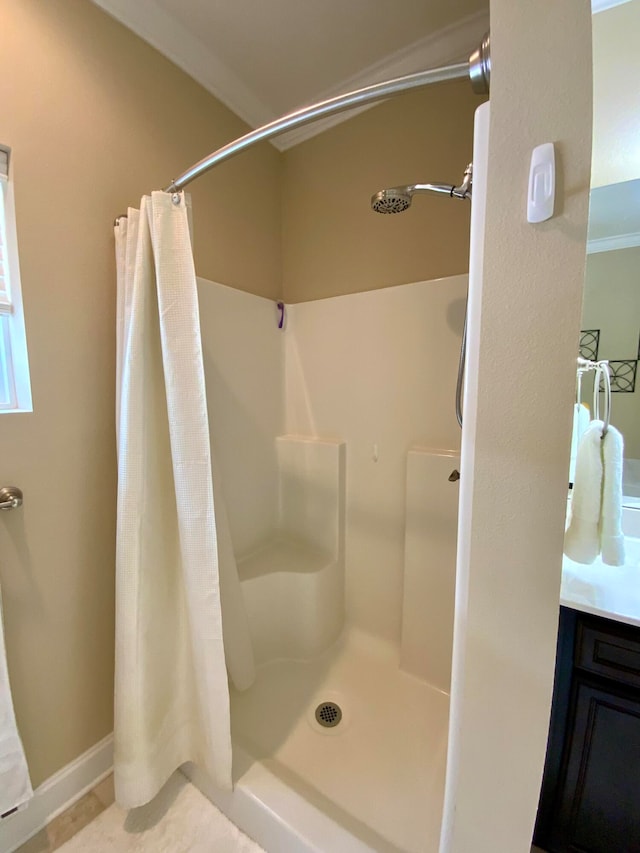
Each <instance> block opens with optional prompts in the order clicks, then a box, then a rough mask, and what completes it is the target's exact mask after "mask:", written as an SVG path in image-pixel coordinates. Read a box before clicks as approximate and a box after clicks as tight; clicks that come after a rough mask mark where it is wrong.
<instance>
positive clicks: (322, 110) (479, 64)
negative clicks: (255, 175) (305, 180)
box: [165, 33, 491, 192]
mask: <svg viewBox="0 0 640 853" xmlns="http://www.w3.org/2000/svg"><path fill="white" fill-rule="evenodd" d="M467 76H468V77H469V79H470V81H471V86H472V88H473V90H474V92H476V93H477V94H488V93H489V82H490V78H491V52H490V43H489V33H486V34H485V36H484V38H483V39H482V42H481V44H480V46H479V47H478V49H477V50H475V51H474V52H473V53H472V54H471V56H470V57H469V60H468V62H456V63H453V64H452V65H443V66H442V67H440V68H430V69H427V70H426V71H418V72H416V73H415V74H406V75H404V76H403V77H394V78H393V79H391V80H385V81H384V82H382V83H375V84H373V85H372V86H365V87H364V88H363V89H355V90H354V91H353V92H346V93H345V94H343V95H338V96H337V97H335V98H329V99H328V100H326V101H318V103H316V104H311V105H310V106H308V107H302V108H301V109H299V110H294V111H293V112H291V113H287V114H286V115H284V116H281V117H280V118H277V119H275V120H274V121H271V122H269V123H268V124H265V125H263V126H262V127H259V128H257V129H256V130H252V131H250V132H249V133H246V134H245V135H244V136H240V137H239V138H238V139H235V140H234V141H233V142H230V143H229V144H228V145H224V146H223V147H222V148H219V149H218V150H217V151H214V152H213V153H212V154H209V156H208V157H205V158H204V159H203V160H200V161H199V162H198V163H196V164H195V165H193V166H191V168H190V169H187V171H186V172H183V173H182V175H180V177H178V178H175V180H173V181H172V182H171V183H170V184H169V186H168V187H167V188H166V189H165V192H179V191H180V190H182V189H184V188H185V187H186V186H187V184H190V183H191V181H194V180H195V179H196V178H199V177H200V175H204V173H205V172H208V171H209V169H212V168H213V167H214V166H217V165H218V163H222V162H224V161H225V160H230V159H231V157H235V155H236V154H240V153H241V152H242V151H245V150H246V149H247V148H250V147H251V146H252V145H255V144H256V143H257V142H262V141H264V140H267V139H273V138H274V137H275V136H280V134H282V133H287V132H288V131H289V130H293V129H294V128H296V127H302V126H303V125H305V124H310V123H311V122H314V121H317V120H318V119H320V118H323V117H324V116H329V115H333V114H334V113H339V112H343V111H344V110H349V109H353V108H354V107H361V106H364V105H365V104H370V103H373V102H374V101H381V100H383V99H384V98H389V97H391V96H393V95H399V94H400V93H402V92H407V91H410V90H411V89H420V88H422V87H423V86H428V85H429V84H431V83H441V82H443V81H445V80H456V79H458V78H460V77H467Z"/></svg>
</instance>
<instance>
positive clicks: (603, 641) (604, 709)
mask: <svg viewBox="0 0 640 853" xmlns="http://www.w3.org/2000/svg"><path fill="white" fill-rule="evenodd" d="M534 843H535V844H536V846H537V847H540V848H542V850H546V851H549V853H569V851H571V853H640V628H636V627H633V626H629V625H624V624H622V623H620V622H614V621H611V620H609V619H602V618H600V617H598V616H590V615H587V614H585V613H579V612H577V611H574V610H570V609H569V608H565V607H563V608H561V614H560V628H559V632H558V649H557V657H556V676H555V685H554V696H553V707H552V711H551V723H550V728H549V741H548V745H547V757H546V762H545V770H544V778H543V783H542V789H541V794H540V804H539V807H538V819H537V822H536V829H535V835H534Z"/></svg>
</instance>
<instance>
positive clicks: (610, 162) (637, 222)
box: [579, 0, 640, 507]
mask: <svg viewBox="0 0 640 853" xmlns="http://www.w3.org/2000/svg"><path fill="white" fill-rule="evenodd" d="M638 32H640V0H628V1H627V2H623V3H618V4H617V5H615V6H613V7H612V8H608V9H606V10H605V11H602V12H600V13H598V14H596V15H594V16H593V77H594V80H593V83H594V105H593V120H594V126H593V161H592V173H591V202H590V209H589V233H588V242H587V264H586V275H585V290H584V301H583V313H582V324H581V329H582V331H581V334H580V345H579V348H580V355H581V356H582V357H583V358H587V359H590V360H599V359H607V360H608V361H609V367H610V374H611V392H612V393H611V423H612V424H613V425H614V426H616V427H617V428H618V429H619V430H620V432H621V433H622V435H623V437H624V443H625V454H624V455H625V459H624V474H623V492H624V496H625V503H626V504H633V505H636V506H639V507H640V370H639V369H638V359H639V358H640V86H639V85H638V80H639V79H640V52H639V51H638V50H637V46H636V43H635V39H634V38H633V37H630V34H633V33H636V34H637V33H638ZM593 375H594V374H593V373H590V374H585V376H584V377H583V381H582V393H581V398H582V401H583V402H585V403H587V405H589V407H590V409H591V410H592V411H593V405H592V403H591V401H592V396H593ZM602 397H603V394H600V398H602Z"/></svg>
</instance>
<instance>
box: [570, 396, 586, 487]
mask: <svg viewBox="0 0 640 853" xmlns="http://www.w3.org/2000/svg"><path fill="white" fill-rule="evenodd" d="M590 418H591V415H590V413H589V409H587V407H586V406H585V405H583V404H582V403H576V404H575V406H574V407H573V432H572V434H571V462H570V463H569V482H570V483H573V481H574V480H575V478H576V457H577V455H578V447H579V446H580V441H581V440H582V436H583V435H584V434H585V432H586V430H587V427H588V426H589V420H590Z"/></svg>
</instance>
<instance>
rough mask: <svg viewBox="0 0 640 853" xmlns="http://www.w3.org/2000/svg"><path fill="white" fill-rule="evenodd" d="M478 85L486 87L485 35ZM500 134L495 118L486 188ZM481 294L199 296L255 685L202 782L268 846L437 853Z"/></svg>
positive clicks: (229, 150)
mask: <svg viewBox="0 0 640 853" xmlns="http://www.w3.org/2000/svg"><path fill="white" fill-rule="evenodd" d="M470 70H471V73H470V76H471V79H472V82H474V84H475V85H479V86H482V85H486V84H487V82H488V73H489V57H488V39H485V41H483V44H482V47H481V48H480V49H479V51H477V53H476V54H474V55H473V56H472V58H471V60H470ZM463 71H464V74H466V73H467V71H468V69H467V64H466V63H464V64H459V65H456V66H451V67H450V68H449V69H439V70H437V71H436V72H433V71H432V72H421V73H420V74H418V75H410V76H409V78H401V79H402V80H404V81H405V82H404V83H403V84H402V87H400V86H399V85H396V84H394V83H393V81H392V82H391V83H389V84H379V85H378V86H374V87H369V89H368V90H360V92H359V93H351V95H346V96H341V97H340V98H336V99H332V101H328V102H324V103H323V104H321V105H316V106H315V107H310V108H307V109H305V110H300V111H298V113H296V114H292V116H290V117H285V119H283V120H279V121H276V122H273V123H272V124H271V125H267V126H266V128H263V129H260V130H258V131H253V132H252V133H250V134H247V136H246V137H243V138H241V139H240V140H237V141H236V142H235V143H231V144H230V145H229V146H225V148H223V149H221V150H220V151H219V152H216V153H214V154H213V155H211V156H210V157H208V158H206V159H205V160H203V161H201V163H199V164H196V166H194V167H192V168H191V169H190V170H188V172H186V173H184V175H182V176H181V177H180V178H178V179H176V180H175V181H173V182H172V183H171V185H170V186H169V187H168V188H167V190H168V192H170V193H174V194H175V195H176V200H177V197H178V195H179V191H180V190H181V189H182V188H183V187H184V186H186V185H187V184H188V183H189V182H190V181H191V180H193V179H194V178H196V177H197V176H198V175H199V174H202V173H203V172H204V171H206V170H207V169H209V168H211V167H212V166H215V165H216V164H217V163H219V162H222V161H223V160H225V159H228V157H230V156H233V155H235V154H237V153H240V152H241V151H242V150H243V149H244V148H246V147H248V146H249V145H251V144H253V143H254V142H255V141H259V140H260V139H265V138H270V137H271V136H273V135H276V134H277V133H281V132H283V131H284V130H288V129H291V127H295V126H297V125H299V124H301V123H305V122H307V121H312V120H315V118H318V117H320V116H322V115H326V114H328V113H330V112H335V111H336V110H338V109H348V108H349V107H352V106H356V105H358V104H361V103H366V102H367V101H369V100H376V99H379V98H381V97H385V96H388V95H391V94H394V93H395V92H396V91H403V90H404V89H406V88H407V87H409V85H416V86H419V85H425V84H426V83H428V82H432V81H435V80H441V79H451V78H453V77H459V76H461V75H462V73H463ZM408 80H409V81H411V80H413V81H414V82H413V83H411V82H407V81H408ZM396 83H397V81H396ZM385 87H386V88H385ZM485 91H486V89H485ZM362 93H365V94H362ZM487 136H488V104H485V105H483V106H482V107H480V108H479V109H478V111H477V114H476V127H475V140H474V152H473V156H474V161H473V162H474V170H475V174H476V175H477V174H478V173H480V174H481V175H482V173H483V170H486V151H487V145H486V142H487ZM471 177H472V174H471V167H467V170H466V171H465V173H464V176H463V179H462V182H461V183H460V185H455V184H412V185H409V186H405V187H395V188H393V189H390V190H381V191H380V192H379V193H377V195H376V196H374V197H373V198H372V200H371V204H372V208H373V210H374V211H376V212H381V213H395V212H401V211H403V210H405V209H406V208H407V207H408V206H409V204H410V203H411V199H412V196H413V195H414V194H416V193H420V192H426V193H437V194H440V195H447V196H449V197H451V198H453V199H462V200H464V199H468V198H470V195H471ZM480 185H481V186H483V185H484V181H481V182H480ZM366 203H367V201H366V199H363V204H366ZM424 203H430V204H435V205H440V204H450V203H455V202H451V201H449V200H447V199H437V198H433V199H429V200H425V201H424ZM473 204H474V209H477V210H481V209H482V206H483V204H484V199H483V197H482V194H480V197H478V194H477V193H475V192H474V202H473ZM476 219H477V217H476ZM471 239H472V244H473V241H474V233H473V229H472V237H471ZM468 284H469V277H468V276H467V275H457V276H452V277H449V278H445V279H438V280H431V281H416V282H413V283H410V284H403V285H398V286H393V287H388V288H384V289H382V290H375V291H369V292H360V293H356V294H352V295H346V296H338V297H333V298H326V299H322V300H318V301H311V302H304V303H298V304H294V305H288V306H282V305H280V304H277V303H274V302H272V301H270V300H267V299H264V298H261V297H258V296H254V295H251V294H248V293H244V292H240V291H237V290H234V289H232V288H228V287H226V286H224V285H221V284H218V283H216V282H211V281H207V280H204V279H199V280H198V298H199V306H200V328H201V338H202V351H203V361H204V373H205V378H206V390H207V408H208V416H209V424H210V442H211V457H212V459H213V460H215V462H214V476H215V479H216V486H215V495H216V498H215V499H216V512H217V513H219V511H220V504H219V497H220V496H223V503H224V516H225V518H228V525H229V533H230V539H231V541H232V543H233V552H234V558H235V563H236V565H237V572H238V576H239V580H240V587H241V590H242V599H243V603H244V610H245V611H246V618H247V624H248V631H249V635H250V639H251V647H252V653H253V658H254V662H255V677H253V678H248V679H247V683H246V684H243V685H241V686H242V687H243V688H244V689H237V687H234V686H231V687H230V691H231V734H232V741H233V782H234V790H233V791H223V790H221V789H220V788H218V787H216V786H215V785H214V783H213V782H212V780H211V779H210V778H208V777H207V775H206V774H205V772H204V771H203V770H202V769H201V768H200V767H198V766H196V765H189V766H188V767H187V768H186V770H187V773H188V775H189V776H190V778H191V779H192V781H193V782H194V783H195V784H196V785H197V786H198V787H199V788H200V789H201V790H202V791H203V792H204V793H205V794H206V795H207V796H208V797H209V798H210V799H211V800H212V801H213V802H214V803H215V804H216V805H218V806H219V807H220V808H221V809H222V811H223V812H225V813H226V814H227V815H228V816H229V817H230V818H231V819H232V820H233V821H234V822H235V823H236V824H237V825H238V826H240V827H241V828H242V829H244V830H245V831H246V832H247V833H248V834H249V835H250V836H252V837H253V838H254V839H255V840H256V841H258V843H260V844H262V846H264V847H265V848H266V849H267V850H269V851H276V850H278V851H280V850H282V851H287V853H311V851H322V853H327V851H340V853H365V851H369V853H371V852H372V851H379V853H424V851H436V850H437V849H438V845H439V838H440V828H441V820H442V811H443V799H444V788H445V774H446V759H447V743H448V719H449V692H450V684H451V660H452V641H453V620H454V601H455V570H456V530H457V511H458V493H459V487H458V480H459V477H460V473H459V469H460V459H459V449H458V447H459V432H458V427H457V425H456V414H457V415H458V421H460V420H461V398H462V379H463V368H464V349H465V347H464V330H465V328H466V296H467V290H468ZM461 341H462V357H460V347H461ZM456 385H457V388H458V405H457V406H454V404H453V403H454V398H455V395H454V391H455V389H456ZM442 389H446V390H444V391H443V390H442ZM442 399H446V400H447V401H449V402H450V404H448V405H442V402H441V400H442ZM456 410H457V411H456ZM463 476H464V472H463ZM223 603H224V596H223ZM225 632H226V628H225ZM249 669H251V668H249Z"/></svg>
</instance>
